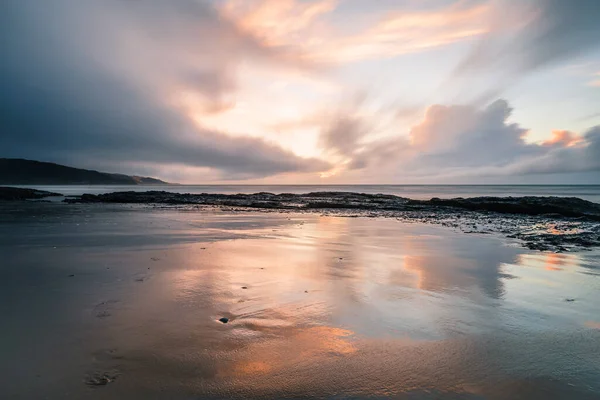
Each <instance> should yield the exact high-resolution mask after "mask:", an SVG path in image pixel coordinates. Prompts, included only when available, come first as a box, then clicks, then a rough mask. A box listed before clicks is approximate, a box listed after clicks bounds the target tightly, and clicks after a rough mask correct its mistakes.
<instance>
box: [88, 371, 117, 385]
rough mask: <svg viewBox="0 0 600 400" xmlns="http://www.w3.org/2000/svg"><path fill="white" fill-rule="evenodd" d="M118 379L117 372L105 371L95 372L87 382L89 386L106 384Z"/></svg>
mask: <svg viewBox="0 0 600 400" xmlns="http://www.w3.org/2000/svg"><path fill="white" fill-rule="evenodd" d="M115 379H117V374H110V373H103V374H94V375H92V376H90V377H89V378H88V379H86V381H85V384H86V385H88V386H106V385H108V384H109V383H111V382H114V381H115Z"/></svg>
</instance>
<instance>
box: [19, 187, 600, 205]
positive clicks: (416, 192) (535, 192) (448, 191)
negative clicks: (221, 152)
mask: <svg viewBox="0 0 600 400" xmlns="http://www.w3.org/2000/svg"><path fill="white" fill-rule="evenodd" d="M22 187H29V188H35V189H40V190H48V191H53V192H58V193H62V194H65V195H81V194H83V193H90V194H101V193H110V192H117V191H137V192H143V191H147V190H164V191H167V192H177V193H194V194H200V193H223V194H235V193H246V194H247V193H257V192H270V193H276V194H279V193H295V194H299V193H308V192H321V191H336V192H358V193H373V194H374V193H382V194H393V195H396V196H402V197H408V198H411V199H419V200H428V199H430V198H432V197H439V198H453V197H478V196H560V197H579V198H581V199H584V200H588V201H593V202H595V203H600V185H154V186H146V185H138V186H123V185H120V186H119V185H93V186H91V185H69V186H64V185H57V186H22Z"/></svg>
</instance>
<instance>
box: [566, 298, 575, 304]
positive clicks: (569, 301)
mask: <svg viewBox="0 0 600 400" xmlns="http://www.w3.org/2000/svg"><path fill="white" fill-rule="evenodd" d="M565 301H566V302H568V303H572V302H574V301H575V299H573V298H566V299H565Z"/></svg>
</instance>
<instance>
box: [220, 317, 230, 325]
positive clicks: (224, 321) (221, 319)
mask: <svg viewBox="0 0 600 400" xmlns="http://www.w3.org/2000/svg"><path fill="white" fill-rule="evenodd" d="M219 322H222V323H224V324H226V323H228V322H229V318H225V317H223V318H219Z"/></svg>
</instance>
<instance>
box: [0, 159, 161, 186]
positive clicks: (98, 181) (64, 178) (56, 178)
mask: <svg viewBox="0 0 600 400" xmlns="http://www.w3.org/2000/svg"><path fill="white" fill-rule="evenodd" d="M166 183H167V182H163V181H161V180H160V179H155V178H147V177H142V176H129V175H123V174H110V173H106V172H98V171H92V170H88V169H80V168H72V167H67V166H64V165H59V164H54V163H48V162H40V161H32V160H24V159H20V158H0V185H160V184H166Z"/></svg>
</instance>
